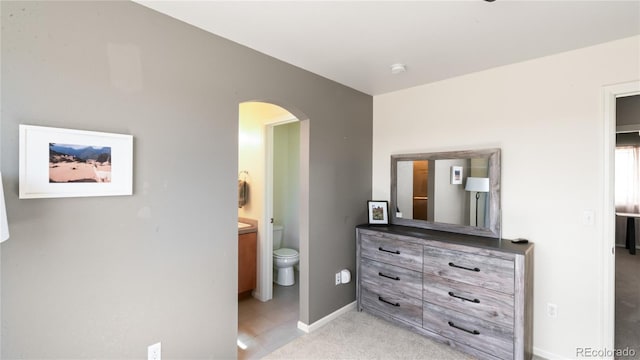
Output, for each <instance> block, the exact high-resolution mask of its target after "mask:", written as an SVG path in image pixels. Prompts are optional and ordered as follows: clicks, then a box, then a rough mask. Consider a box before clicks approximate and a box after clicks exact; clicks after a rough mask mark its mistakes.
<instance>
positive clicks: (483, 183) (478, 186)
mask: <svg viewBox="0 0 640 360" xmlns="http://www.w3.org/2000/svg"><path fill="white" fill-rule="evenodd" d="M464 189H465V190H466V191H475V192H476V226H478V199H480V193H483V192H489V178H481V177H468V178H467V184H466V185H465V187H464Z"/></svg>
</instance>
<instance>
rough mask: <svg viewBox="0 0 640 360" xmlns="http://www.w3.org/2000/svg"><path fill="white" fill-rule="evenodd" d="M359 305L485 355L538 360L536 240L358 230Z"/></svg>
mask: <svg viewBox="0 0 640 360" xmlns="http://www.w3.org/2000/svg"><path fill="white" fill-rule="evenodd" d="M356 237H357V245H356V253H357V283H356V284H357V285H356V296H357V299H358V310H359V311H362V310H364V311H366V312H368V313H371V314H374V315H376V316H379V317H382V318H384V319H386V320H389V321H391V322H393V323H395V324H398V325H401V326H404V327H406V328H409V329H411V330H413V331H415V332H418V333H420V334H423V335H425V336H428V337H430V338H433V339H435V340H437V341H440V342H443V343H445V344H448V345H450V346H452V347H454V348H456V349H458V350H460V351H463V352H466V353H469V354H471V355H472V356H475V357H478V358H481V359H531V357H532V334H533V332H532V322H533V318H532V315H533V304H532V299H533V244H513V243H511V242H510V241H509V240H502V241H500V240H498V239H492V238H486V237H478V236H472V235H463V234H455V233H449V232H444V231H435V230H427V229H419V228H413V227H406V226H398V225H388V226H387V225H385V226H369V225H361V226H358V227H357V229H356Z"/></svg>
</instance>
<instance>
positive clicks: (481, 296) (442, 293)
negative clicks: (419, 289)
mask: <svg viewBox="0 0 640 360" xmlns="http://www.w3.org/2000/svg"><path fill="white" fill-rule="evenodd" d="M423 300H424V301H426V302H429V303H432V304H438V305H440V306H442V307H445V308H448V309H451V310H455V311H458V312H461V313H463V314H467V315H472V316H475V317H477V318H480V319H482V320H486V321H490V322H493V323H496V324H500V325H503V326H508V327H513V295H509V294H504V293H501V292H497V291H492V290H487V289H484V288H480V287H477V286H473V285H467V284H464V283H459V282H456V281H452V280H447V279H443V278H440V277H435V276H429V275H425V276H424V286H423Z"/></svg>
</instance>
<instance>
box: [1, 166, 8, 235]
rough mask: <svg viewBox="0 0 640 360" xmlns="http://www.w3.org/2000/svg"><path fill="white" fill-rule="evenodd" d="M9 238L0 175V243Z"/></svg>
mask: <svg viewBox="0 0 640 360" xmlns="http://www.w3.org/2000/svg"><path fill="white" fill-rule="evenodd" d="M8 238H9V223H8V222H7V207H6V206H5V205H4V187H3V186H2V174H0V242H3V241H5V240H7V239H8Z"/></svg>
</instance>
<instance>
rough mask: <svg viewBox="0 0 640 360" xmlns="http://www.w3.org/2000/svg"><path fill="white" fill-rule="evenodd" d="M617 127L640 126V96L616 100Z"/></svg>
mask: <svg viewBox="0 0 640 360" xmlns="http://www.w3.org/2000/svg"><path fill="white" fill-rule="evenodd" d="M616 125H617V126H620V125H640V95H635V96H627V97H622V98H618V99H616Z"/></svg>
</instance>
